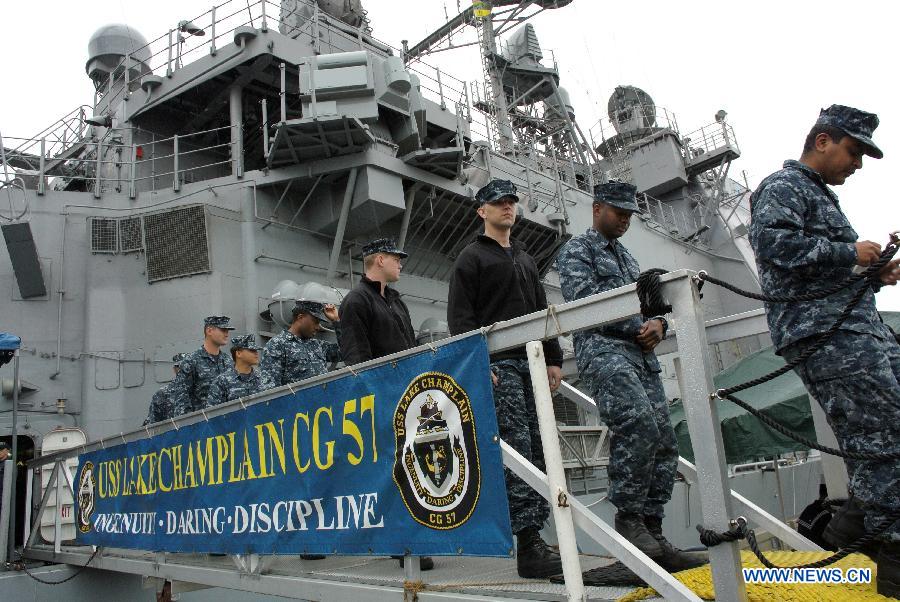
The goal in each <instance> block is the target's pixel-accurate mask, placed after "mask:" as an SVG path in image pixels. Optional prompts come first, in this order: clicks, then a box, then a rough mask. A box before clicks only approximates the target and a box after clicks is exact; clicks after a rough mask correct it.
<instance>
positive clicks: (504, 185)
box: [475, 180, 519, 205]
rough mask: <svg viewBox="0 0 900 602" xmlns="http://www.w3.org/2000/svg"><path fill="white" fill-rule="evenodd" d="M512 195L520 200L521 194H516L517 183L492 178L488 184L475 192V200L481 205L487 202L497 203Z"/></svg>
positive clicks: (517, 200)
mask: <svg viewBox="0 0 900 602" xmlns="http://www.w3.org/2000/svg"><path fill="white" fill-rule="evenodd" d="M507 196H511V197H513V198H514V199H516V202H517V203H518V202H519V195H518V194H516V185H515V184H513V183H512V182H510V181H509V180H491V181H490V182H488V183H487V184H486V185H484V186H482V187H481V188H479V189H478V192H476V193H475V200H476V201H478V204H479V205H484V204H485V203H496V202H497V201H499V200H500V199H502V198H503V197H507Z"/></svg>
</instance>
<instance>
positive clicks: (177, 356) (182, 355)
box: [172, 353, 187, 364]
mask: <svg viewBox="0 0 900 602" xmlns="http://www.w3.org/2000/svg"><path fill="white" fill-rule="evenodd" d="M186 357H187V353H176V354H175V355H173V356H172V362H173V363H176V364H180V363H181V360H183V359H184V358H186Z"/></svg>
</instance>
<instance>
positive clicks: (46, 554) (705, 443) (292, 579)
mask: <svg viewBox="0 0 900 602" xmlns="http://www.w3.org/2000/svg"><path fill="white" fill-rule="evenodd" d="M661 282H662V287H663V289H662V290H663V294H664V295H665V297H666V298H667V300H668V301H669V302H670V303H671V304H672V307H673V311H672V314H671V324H672V326H673V329H672V330H674V335H675V336H674V337H670V339H669V340H667V341H664V342H663V343H662V344H661V346H660V351H661V352H671V351H674V350H675V348H676V347H677V351H678V353H679V354H680V358H681V365H682V382H681V390H682V394H683V399H684V407H685V411H686V417H687V422H688V427H689V430H690V435H691V439H692V440H693V441H695V442H702V444H700V445H695V450H696V466H695V465H694V464H691V463H690V462H687V461H686V460H684V459H680V460H679V471H680V472H681V473H682V474H684V475H685V476H686V477H687V478H688V479H689V480H691V481H693V482H696V483H697V486H698V487H699V490H700V496H699V497H700V505H701V509H702V514H703V523H704V525H705V526H706V527H707V528H710V529H713V530H716V531H719V532H724V531H727V530H728V529H729V527H730V526H731V523H732V519H733V518H735V517H736V516H737V514H736V513H740V514H742V515H744V516H746V517H747V518H748V519H749V520H750V521H751V522H753V523H755V524H757V525H758V526H760V527H762V528H764V529H766V530H768V531H769V532H770V533H771V534H773V535H774V536H775V537H777V538H778V539H780V540H781V541H782V542H783V543H785V544H786V545H788V546H790V547H793V548H795V549H798V550H815V551H820V550H821V548H819V547H818V546H817V545H816V544H814V543H812V542H810V541H809V540H807V539H806V538H804V537H803V536H801V535H800V534H798V533H797V532H796V531H794V530H793V529H791V528H790V527H789V526H788V525H786V524H785V523H783V522H781V521H780V520H778V519H777V518H775V517H774V516H773V515H771V514H769V513H768V512H766V511H765V510H763V509H761V508H760V507H759V506H757V505H756V504H754V503H753V502H752V501H750V500H748V499H746V498H744V497H743V496H741V495H739V494H737V493H735V492H734V491H732V490H730V489H729V488H728V486H727V485H726V483H727V470H726V469H727V467H726V463H725V455H724V450H723V443H722V433H721V429H720V426H719V418H718V413H717V409H716V405H715V403H714V402H713V401H712V398H711V395H710V393H711V392H712V391H713V385H712V374H711V371H710V363H709V358H708V356H707V348H708V343H709V342H710V341H713V342H715V341H716V340H720V339H723V340H724V339H727V338H729V337H731V336H732V335H734V329H735V328H736V327H739V325H740V324H739V323H740V321H741V320H743V318H742V316H737V317H728V318H721V319H718V320H715V321H713V322H711V323H709V324H708V325H707V324H705V323H704V321H703V313H702V309H701V304H700V297H699V289H698V286H697V285H698V282H699V281H698V279H697V278H696V274H695V273H694V272H691V271H688V270H679V271H676V272H671V273H669V274H666V275H664V276H662V277H661ZM636 315H640V309H639V301H638V297H637V293H636V285H634V284H632V285H628V286H624V287H621V288H618V289H615V290H612V291H608V292H604V293H600V294H597V295H593V296H591V297H587V298H585V299H581V300H577V301H573V302H570V303H565V304H561V305H557V306H553V307H551V308H549V309H548V310H546V311H540V312H535V313H532V314H529V315H526V316H522V317H520V318H516V319H513V320H509V321H506V322H500V323H498V324H495V325H494V326H493V327H491V328H487V329H483V330H482V335H483V336H484V337H485V338H486V342H487V346H488V350H489V352H491V353H495V352H499V351H503V350H506V349H511V348H514V347H519V346H521V345H526V348H527V350H528V356H529V367H530V371H531V379H532V384H533V387H534V392H535V400H536V406H537V412H538V418H539V421H540V425H541V435H542V439H543V447H544V453H545V458H546V464H547V473H546V474H545V473H543V472H541V471H540V470H538V469H537V468H536V467H535V466H534V465H532V464H531V463H529V462H528V461H526V460H525V459H524V458H523V457H522V456H521V455H520V454H519V453H518V452H516V451H515V450H514V449H513V448H512V447H510V446H509V445H507V444H506V443H505V442H503V441H501V442H500V443H501V449H502V454H503V462H504V465H505V466H506V467H508V468H509V469H510V470H512V471H513V472H514V473H515V474H517V475H518V476H519V477H521V478H522V479H523V480H524V481H525V482H526V483H528V484H529V485H530V486H531V487H533V488H534V489H535V490H536V491H538V492H539V493H540V494H541V495H543V496H544V497H545V498H546V499H547V500H548V501H549V502H550V504H551V506H552V508H553V514H554V525H555V529H556V533H557V539H558V541H559V547H560V553H561V556H562V560H563V569H564V576H565V582H566V591H567V596H568V599H569V600H573V601H576V600H584V599H585V589H584V584H583V581H582V573H581V565H580V559H579V556H578V551H577V546H576V540H575V527H576V526H577V527H578V528H579V529H580V530H581V531H582V532H583V533H584V534H586V535H587V536H588V537H590V538H591V539H593V540H595V541H596V542H597V543H599V544H600V545H601V546H603V547H604V548H605V549H606V550H608V551H609V552H610V553H611V554H612V555H614V556H615V557H616V558H618V559H619V560H620V561H621V562H622V563H623V564H624V565H625V566H627V567H628V568H629V569H631V570H632V571H634V572H635V573H636V574H637V575H638V576H639V577H641V578H642V579H643V580H644V581H646V582H647V583H648V584H650V585H651V586H652V587H653V588H654V589H655V590H656V591H657V592H659V593H660V594H661V595H662V596H664V597H665V598H666V599H668V600H690V601H698V600H700V598H699V597H698V596H697V595H696V594H694V593H693V592H692V591H690V590H689V589H688V588H687V587H686V586H685V585H684V584H682V583H681V582H680V581H678V580H677V579H675V578H674V577H673V576H672V575H670V574H669V573H668V572H666V571H665V570H663V569H662V568H661V567H659V566H658V565H657V564H656V563H654V562H653V561H652V560H651V559H650V558H649V557H647V556H646V555H644V554H643V553H642V552H641V551H640V550H638V549H637V548H636V547H635V546H633V545H632V544H631V543H630V542H628V541H627V540H626V539H624V538H623V537H622V536H621V535H619V534H618V533H617V532H616V530H615V529H614V528H613V527H612V526H610V525H609V524H608V523H607V522H605V521H604V520H602V519H601V518H600V517H599V516H597V515H596V514H594V513H593V512H592V511H591V510H590V509H589V508H588V507H586V506H585V505H584V504H583V503H582V502H580V501H579V500H578V499H577V498H576V497H575V496H574V495H572V494H571V493H570V492H569V491H568V490H567V488H566V481H565V475H564V468H563V460H562V456H561V451H560V444H559V439H558V435H557V427H556V421H555V418H554V414H553V402H552V394H551V392H550V388H549V384H548V382H547V374H546V364H545V361H544V356H543V350H542V345H541V344H540V342H539V341H541V340H543V339H547V338H551V337H555V336H557V335H558V334H562V333H569V332H573V331H578V330H583V329H587V328H594V327H597V326H600V325H603V324H607V323H611V322H615V321H619V320H622V319H624V318H627V317H631V316H636ZM760 315H761V314H760V312H759V311H754V312H749V314H748V316H746V318H747V320H748V321H749V322H751V323H752V324H753V326H754V327H755V328H758V327H759V321H760V319H761V318H760ZM720 331H721V332H720ZM470 334H471V333H470ZM470 334H469V335H460V336H457V337H452V338H449V339H444V340H442V341H439V342H436V343H433V344H431V345H428V346H423V347H419V348H415V349H411V350H409V351H405V352H402V353H398V354H394V355H391V356H387V357H383V358H379V359H377V360H372V361H370V362H366V363H364V364H360V365H358V366H355V367H348V368H344V369H342V370H337V371H335V372H331V373H328V374H325V375H322V376H318V377H314V378H311V379H308V380H306V381H303V382H301V383H298V384H294V385H289V386H285V387H281V388H279V389H273V390H270V391H267V392H264V393H261V394H258V395H256V396H254V397H251V398H247V399H242V400H236V401H234V402H229V403H227V404H224V405H220V406H215V407H211V408H208V409H206V410H204V411H202V412H200V411H198V412H195V413H193V414H188V415H185V416H181V417H179V418H175V419H173V420H172V421H171V423H170V422H163V423H157V424H156V425H153V426H151V427H147V428H145V429H140V430H136V431H132V432H130V433H122V434H120V435H118V436H114V437H110V438H108V439H107V440H106V441H104V440H100V441H98V442H95V443H91V444H89V445H86V446H83V447H81V448H78V449H74V450H69V451H66V452H60V453H55V454H51V455H48V456H44V457H41V458H37V459H35V460H32V461H31V462H29V464H28V466H29V468H30V469H31V470H35V469H40V468H41V467H48V466H52V471H53V474H52V476H51V478H50V480H49V482H48V486H47V489H46V490H45V491H44V492H43V496H42V500H41V505H40V509H39V510H38V512H37V513H36V515H35V525H39V524H40V522H39V521H40V519H41V516H42V515H43V513H44V511H45V510H46V508H47V507H48V501H49V500H50V499H51V497H52V496H51V492H55V493H54V495H55V496H57V498H56V499H61V498H60V497H59V496H61V495H64V493H65V492H68V493H69V494H70V495H75V494H76V491H75V487H74V483H73V477H72V472H71V470H70V468H69V465H67V463H66V460H67V459H69V458H72V457H75V456H77V455H78V454H80V453H86V452H90V451H95V450H98V449H101V448H103V447H104V446H105V445H106V443H110V444H115V443H120V442H121V443H128V442H134V441H139V440H142V439H146V438H148V437H150V436H152V435H157V434H160V433H163V432H167V431H169V430H172V429H178V428H179V427H181V426H185V425H190V424H194V423H198V422H200V421H203V420H208V419H209V418H211V417H214V416H220V415H223V414H227V413H231V412H239V411H242V408H246V407H247V406H250V405H253V404H261V403H267V402H268V401H269V400H273V399H276V398H278V397H281V396H283V395H285V394H287V393H288V391H291V392H296V390H297V389H298V388H299V389H305V388H310V387H317V386H322V385H324V384H325V383H328V382H330V381H334V380H336V379H339V378H342V377H345V376H348V375H350V374H355V373H356V371H357V370H360V369H365V368H371V367H376V366H381V365H385V364H389V363H391V362H395V361H397V360H399V359H402V358H405V357H409V356H412V355H417V354H420V353H430V352H432V351H433V350H434V348H435V347H439V346H443V345H446V344H448V343H452V342H454V341H456V340H458V339H461V338H463V337H466V336H470ZM708 334H709V337H708V336H707V335H708ZM673 339H674V340H673ZM561 392H562V394H563V395H565V396H566V397H567V398H569V399H570V400H572V401H574V402H576V403H577V404H579V405H580V406H581V407H583V408H585V409H586V410H588V411H596V406H595V405H594V402H593V400H592V399H590V398H589V397H588V396H586V395H585V394H583V393H582V392H580V391H579V390H577V389H575V388H574V387H571V386H569V385H568V384H566V383H563V385H562V387H561ZM29 528H30V532H29V534H28V535H27V536H26V537H27V543H26V546H25V549H24V552H23V553H24V556H25V557H26V558H30V559H36V560H44V561H48V562H61V563H67V564H71V565H80V566H85V565H86V564H87V563H88V562H91V564H90V566H91V567H92V568H95V569H104V570H111V571H119V572H125V573H132V574H140V575H144V576H148V577H155V578H159V579H169V580H177V581H183V582H189V583H195V584H200V585H207V586H213V587H224V588H230V589H237V590H245V591H254V592H259V593H268V594H273V595H281V596H287V597H292V598H307V597H311V596H312V597H315V598H316V599H320V600H346V599H347V598H348V597H349V596H351V595H353V594H354V591H353V590H354V588H359V592H358V593H362V592H363V590H365V591H366V592H371V590H372V587H373V586H372V585H371V584H362V583H359V584H352V583H348V582H346V581H335V582H332V581H327V580H322V579H315V578H313V577H311V576H310V575H299V576H285V575H283V574H278V575H276V574H271V575H269V574H264V573H263V572H262V571H260V567H261V566H263V565H264V562H263V559H262V558H261V557H260V556H258V555H255V554H252V555H246V556H235V563H236V564H237V566H238V568H239V570H238V571H227V570H222V569H221V568H212V567H209V566H198V565H191V564H188V563H186V562H185V561H184V560H183V559H178V560H176V559H174V558H170V557H169V555H168V554H165V553H157V554H156V555H155V556H148V555H142V556H138V557H135V556H133V555H132V556H126V555H124V554H122V553H121V552H117V551H116V550H115V549H103V548H96V549H93V550H91V548H89V547H87V548H86V547H84V546H81V547H78V546H70V545H64V544H63V542H61V541H60V537H59V536H58V535H59V533H60V522H59V519H57V520H56V522H55V525H54V528H55V533H56V534H57V537H56V538H55V541H54V542H53V543H52V544H51V545H48V544H41V543H38V532H39V530H40V529H39V528H36V527H35V526H34V525H29ZM709 560H710V564H711V568H712V576H713V583H714V586H715V592H716V598H717V599H720V600H729V601H731V600H736V601H741V600H746V599H747V594H746V591H745V586H744V582H743V577H742V573H741V558H740V552H739V550H738V544H737V542H730V543H723V544H720V545H717V546H715V547H712V548H710V549H709ZM413 564H414V565H416V566H417V565H418V563H417V562H416V563H412V562H407V563H406V565H407V567H408V572H407V578H409V575H410V571H413V569H412V565H413ZM247 573H252V574H253V579H247V578H246V575H247ZM415 573H416V577H417V578H421V577H420V576H419V575H418V574H417V573H418V569H417V568H416V569H415ZM385 587H387V586H385ZM307 588H308V589H307ZM433 593H435V594H439V596H438V597H435V598H433V599H441V600H446V599H483V598H480V597H478V596H471V595H469V594H466V593H464V592H459V593H458V594H452V595H451V593H450V592H448V591H446V589H444V590H442V591H441V592H433ZM313 594H314V595H313ZM427 594H428V592H427V585H426V587H425V590H424V591H421V592H420V593H419V596H420V597H421V598H422V599H423V600H424V599H432V598H428V596H427ZM378 599H382V598H378Z"/></svg>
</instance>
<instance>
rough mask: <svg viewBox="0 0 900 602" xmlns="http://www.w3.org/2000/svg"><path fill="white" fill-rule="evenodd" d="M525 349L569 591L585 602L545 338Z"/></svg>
mask: <svg viewBox="0 0 900 602" xmlns="http://www.w3.org/2000/svg"><path fill="white" fill-rule="evenodd" d="M525 349H526V352H527V353H528V370H529V371H530V372H531V388H532V390H533V392H534V406H535V409H536V410H537V417H538V424H539V426H540V430H541V446H542V447H543V449H544V462H545V464H546V466H547V481H548V485H549V486H550V507H551V509H552V511H553V524H554V525H555V527H556V537H557V540H558V542H559V554H560V557H561V558H562V569H563V577H564V578H565V581H566V594H567V596H568V599H569V601H570V602H582V601H583V600H584V599H585V593H584V581H583V579H582V577H581V561H580V560H579V558H578V545H577V543H576V541H575V524H574V522H572V508H571V506H569V498H570V497H571V494H570V493H569V492H568V490H567V489H566V471H565V469H564V468H563V463H562V452H561V451H560V448H559V434H558V432H557V430H556V417H555V415H554V413H553V394H552V393H551V392H550V381H549V379H548V377H547V363H546V361H545V360H544V345H543V343H542V342H541V341H531V342H530V343H526V345H525Z"/></svg>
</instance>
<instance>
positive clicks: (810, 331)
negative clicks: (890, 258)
mask: <svg viewBox="0 0 900 602" xmlns="http://www.w3.org/2000/svg"><path fill="white" fill-rule="evenodd" d="M860 114H861V116H860ZM873 117H874V125H877V117H875V116H874V115H872V114H870V113H863V112H862V111H856V109H850V108H849V107H838V106H834V107H831V108H830V109H827V110H825V111H823V114H822V117H820V123H825V124H826V125H833V126H836V127H841V129H844V130H845V131H847V133H848V134H850V135H853V134H854V133H855V134H859V133H860V131H862V136H859V135H853V137H854V138H857V139H858V140H860V141H861V142H863V143H864V144H866V145H870V146H874V144H872V143H871V138H870V136H871V131H872V130H873V129H874V126H873V125H871V124H872V123H873V122H872V118H873ZM856 119H866V120H868V125H869V126H870V127H868V128H866V127H865V124H864V123H863V124H861V123H859V122H858V121H857V122H855V121H854V120H856ZM861 126H862V127H861ZM868 150H869V154H872V155H873V156H878V155H876V154H875V152H877V153H879V154H880V151H878V150H877V147H875V148H874V150H873V149H871V148H870V149H868ZM751 212H752V218H751V225H750V243H751V244H752V246H753V249H754V252H755V253H756V264H757V268H758V270H759V279H760V286H761V288H762V291H763V293H765V294H768V295H796V294H798V293H801V292H803V293H807V292H816V291H820V290H822V289H825V288H827V287H830V286H832V285H833V284H835V283H837V282H843V281H845V280H847V278H849V277H850V276H851V274H852V273H853V267H854V265H855V264H856V260H857V254H856V249H855V245H854V243H855V242H856V241H857V239H858V236H857V234H856V232H855V231H854V229H853V227H852V226H851V225H850V222H849V221H848V220H847V217H846V216H845V215H844V212H843V211H842V210H841V207H840V204H839V202H838V198H837V195H836V194H835V193H834V192H833V191H832V190H831V189H830V188H829V187H828V186H827V185H826V184H825V182H824V180H823V179H822V177H821V176H820V175H819V174H818V173H817V172H816V171H814V170H813V169H811V168H810V167H808V166H806V165H804V164H802V163H800V162H798V161H785V163H784V168H783V169H782V170H780V171H778V172H775V173H774V174H772V175H770V176H768V177H767V178H765V179H764V180H763V181H762V183H761V184H760V185H759V187H758V188H757V189H756V191H755V192H754V193H753V195H752V197H751ZM878 288H880V286H875V289H878ZM856 290H857V287H852V288H850V289H845V290H842V291H840V292H838V293H835V294H833V295H831V296H829V297H827V298H825V299H822V300H818V301H804V302H797V303H766V316H767V319H768V322H769V329H770V331H771V334H772V340H773V342H774V344H775V349H776V352H777V353H779V354H780V355H782V356H783V357H784V358H785V360H787V361H791V360H794V359H795V358H796V357H798V356H799V355H800V354H801V353H803V352H804V350H806V349H808V348H809V347H810V346H811V345H813V343H814V340H815V336H816V335H818V334H820V333H822V332H823V331H825V330H827V329H828V328H829V327H831V325H832V324H833V323H834V322H835V321H836V320H837V318H838V316H839V315H840V313H841V311H842V310H843V309H844V307H845V306H846V305H847V303H848V302H849V300H850V298H851V297H852V296H853V294H854V292H855V291H856ZM874 292H875V291H873V290H871V289H870V290H869V291H868V292H867V293H866V294H865V296H864V297H863V298H862V300H861V301H860V303H859V304H858V305H857V306H856V308H855V309H854V310H853V312H852V314H851V315H850V317H849V318H848V319H847V321H846V322H844V324H843V325H842V326H841V328H840V330H838V331H837V333H836V334H835V335H834V336H833V337H832V338H831V339H830V340H829V341H828V342H827V344H825V345H824V346H823V347H822V348H821V349H819V350H818V351H816V352H815V353H814V354H813V355H812V356H811V357H810V358H809V359H808V360H807V361H806V362H805V363H804V364H802V365H801V366H798V367H797V368H796V369H795V371H796V372H797V374H798V375H799V376H800V378H801V379H802V380H803V383H804V385H806V388H807V390H808V391H809V392H810V394H811V395H812V397H814V398H815V399H816V401H818V402H819V404H820V405H821V406H822V407H823V409H824V410H825V412H826V414H827V416H828V421H829V424H830V425H831V428H832V430H833V431H834V433H835V436H836V437H837V439H838V442H839V444H840V447H841V449H843V450H844V451H854V452H863V453H888V452H896V451H898V450H900V345H898V343H897V341H896V339H895V338H894V337H893V335H892V333H891V331H890V330H889V329H888V328H887V326H886V325H885V324H884V323H883V322H882V321H881V318H880V316H879V315H878V312H877V311H876V309H875V294H874ZM846 463H847V468H848V472H849V474H850V489H851V490H852V491H853V493H854V495H855V496H856V498H857V499H858V500H859V501H860V502H861V504H862V507H863V509H864V510H865V513H866V527H867V528H872V527H873V526H874V525H875V524H876V523H877V522H878V521H880V520H881V519H883V518H884V516H885V515H886V514H888V513H889V512H890V511H892V510H894V509H896V508H897V507H898V504H900V463H898V462H897V461H896V460H883V461H880V460H863V461H854V460H846ZM883 538H884V539H891V540H894V541H900V525H898V524H896V523H895V525H894V526H893V527H892V528H891V529H889V530H888V531H887V532H886V533H885V534H884V535H883Z"/></svg>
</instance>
